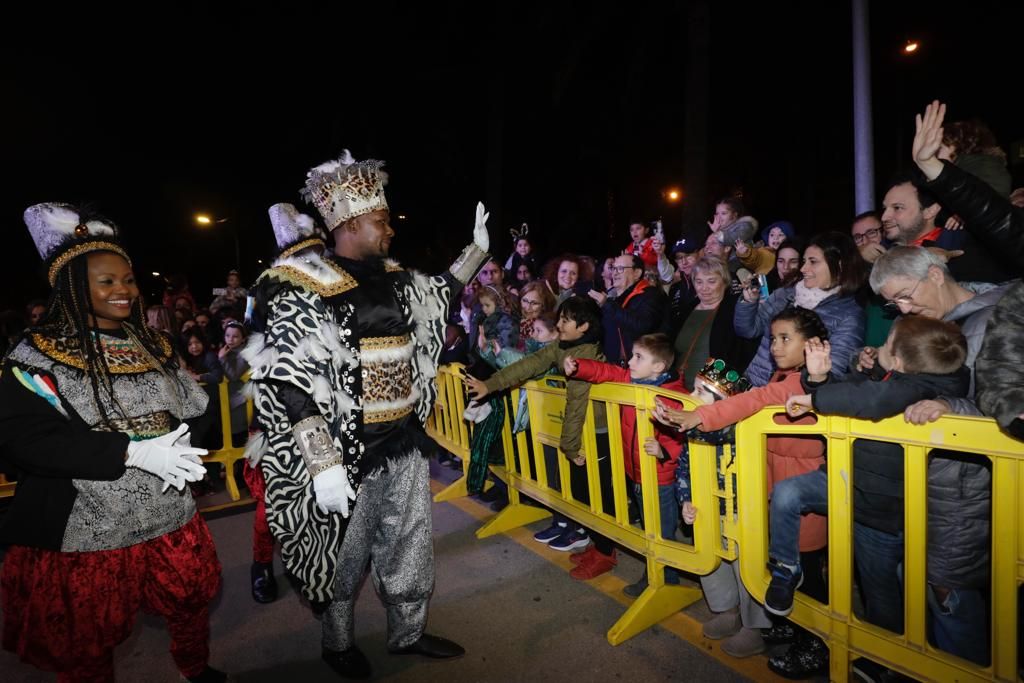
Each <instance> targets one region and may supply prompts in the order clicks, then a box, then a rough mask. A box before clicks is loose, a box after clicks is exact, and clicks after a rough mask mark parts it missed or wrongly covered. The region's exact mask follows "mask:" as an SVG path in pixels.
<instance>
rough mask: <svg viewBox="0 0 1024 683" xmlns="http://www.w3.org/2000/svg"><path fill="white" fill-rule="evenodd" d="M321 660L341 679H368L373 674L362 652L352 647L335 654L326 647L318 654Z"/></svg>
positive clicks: (368, 661)
mask: <svg viewBox="0 0 1024 683" xmlns="http://www.w3.org/2000/svg"><path fill="white" fill-rule="evenodd" d="M320 657H321V659H323V660H324V661H325V662H327V666H329V667H331V669H332V670H333V671H334V673H336V674H338V675H339V676H341V677H342V678H369V677H370V676H371V675H372V674H373V670H372V669H371V668H370V660H369V659H367V658H366V655H364V654H363V651H362V650H360V649H359V648H358V647H356V646H355V645H353V646H352V647H350V648H349V649H347V650H342V651H341V652H337V651H335V650H328V649H327V648H326V647H325V648H324V649H323V651H321V653H320Z"/></svg>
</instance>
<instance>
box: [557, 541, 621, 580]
mask: <svg viewBox="0 0 1024 683" xmlns="http://www.w3.org/2000/svg"><path fill="white" fill-rule="evenodd" d="M618 563H619V560H618V557H616V555H615V548H612V554H611V555H605V554H604V553H602V552H601V551H600V550H595V551H594V554H593V555H591V556H590V558H589V559H588V560H585V561H584V562H581V563H579V564H578V565H576V568H575V569H573V570H572V571H571V572H569V576H571V577H572V578H574V579H577V580H579V581H587V580H589V579H593V578H595V577H597V576H600V575H601V574H604V573H605V572H610V571H611V570H612V569H614V568H615V565H617V564H618Z"/></svg>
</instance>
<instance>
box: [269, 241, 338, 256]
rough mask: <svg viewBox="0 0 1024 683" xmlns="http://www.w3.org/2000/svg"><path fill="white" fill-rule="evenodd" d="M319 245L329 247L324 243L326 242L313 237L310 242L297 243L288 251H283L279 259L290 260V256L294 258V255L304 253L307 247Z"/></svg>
mask: <svg viewBox="0 0 1024 683" xmlns="http://www.w3.org/2000/svg"><path fill="white" fill-rule="evenodd" d="M318 244H319V245H320V246H321V247H326V246H327V245H326V244H325V243H324V241H323V240H322V239H320V238H319V237H313V238H310V239H308V240H302V241H301V242H297V243H295V244H293V245H292V246H290V247H288V248H287V249H285V250H284V251H282V252H281V253H280V254H279V255H278V257H277V258H288V257H289V256H293V255H295V254H297V253H299V252H300V251H302V250H303V249H305V248H306V247H314V246H316V245H318Z"/></svg>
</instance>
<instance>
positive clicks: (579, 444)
mask: <svg viewBox="0 0 1024 683" xmlns="http://www.w3.org/2000/svg"><path fill="white" fill-rule="evenodd" d="M566 356H572V357H573V358H589V359H591V360H599V361H603V360H604V354H603V353H601V345H600V344H597V343H591V344H580V345H579V346H573V347H571V348H568V349H563V348H559V345H558V344H557V343H554V344H548V345H547V346H545V347H544V348H543V349H541V350H540V351H538V352H537V353H531V354H530V355H529V356H526V357H525V358H523V359H522V360H521V361H518V362H516V363H513V364H512V365H509V366H508V367H506V368H503V369H502V370H499V371H498V372H496V373H494V374H493V375H491V377H490V379H488V380H487V381H486V382H484V384H485V385H486V386H487V391H488V392H489V393H490V392H495V391H501V390H502V389H508V388H509V387H517V386H519V385H520V384H522V383H523V382H525V381H527V380H529V379H532V378H534V377H536V376H537V375H541V374H544V373H545V372H547V371H548V369H549V368H551V367H552V366H554V367H555V371H556V372H558V373H559V374H561V373H562V364H563V362H564V361H565V357H566ZM589 398H590V382H583V381H581V380H578V379H567V380H566V381H565V417H564V418H563V419H562V438H561V439H560V440H559V443H558V447H559V448H560V449H561V450H562V452H563V453H565V454H566V456H568V457H570V458H574V457H576V455H577V454H580V453H582V451H583V422H584V421H585V420H586V418H587V401H588V400H589ZM607 425H608V421H607V419H606V417H605V410H604V404H597V405H595V406H594V426H595V428H596V429H597V430H604V429H607Z"/></svg>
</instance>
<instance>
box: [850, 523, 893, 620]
mask: <svg viewBox="0 0 1024 683" xmlns="http://www.w3.org/2000/svg"><path fill="white" fill-rule="evenodd" d="M853 561H854V562H855V563H856V565H857V573H858V575H859V576H860V593H861V597H862V598H863V599H864V618H865V620H866V621H867V622H868V623H869V624H874V625H875V626H881V627H882V628H885V629H888V630H890V631H892V632H893V633H903V581H902V578H901V576H902V572H901V566H902V565H903V534H899V535H895V536H894V535H893V534H890V533H886V532H884V531H879V530H878V529H873V528H871V527H868V526H864V525H863V524H857V523H856V522H854V524H853Z"/></svg>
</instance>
